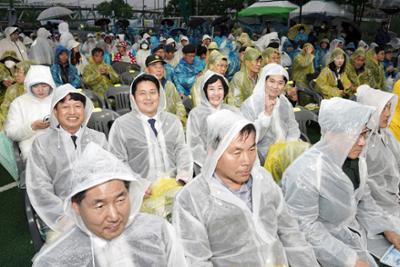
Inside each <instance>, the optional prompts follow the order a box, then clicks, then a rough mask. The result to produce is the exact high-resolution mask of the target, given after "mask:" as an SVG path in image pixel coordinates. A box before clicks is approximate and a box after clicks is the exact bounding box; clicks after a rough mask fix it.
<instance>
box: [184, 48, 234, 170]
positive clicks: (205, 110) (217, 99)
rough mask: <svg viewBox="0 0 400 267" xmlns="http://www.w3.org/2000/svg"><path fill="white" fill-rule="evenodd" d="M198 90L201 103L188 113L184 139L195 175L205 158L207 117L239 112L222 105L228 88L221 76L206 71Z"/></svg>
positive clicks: (231, 107)
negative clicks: (191, 158)
mask: <svg viewBox="0 0 400 267" xmlns="http://www.w3.org/2000/svg"><path fill="white" fill-rule="evenodd" d="M213 53H214V52H213ZM200 88H201V91H200V93H201V103H200V105H199V106H198V107H196V108H194V109H192V110H191V111H190V113H189V118H188V121H187V125H186V139H187V143H188V145H189V146H190V148H191V152H192V156H193V160H194V163H195V172H196V174H197V173H198V172H199V171H200V168H201V167H202V166H203V162H204V160H205V158H206V156H207V149H206V148H207V143H206V140H207V117H208V116H209V115H211V114H212V113H214V112H216V111H218V110H220V109H229V110H231V111H234V112H237V113H238V112H239V110H238V109H237V108H235V107H233V106H230V105H227V104H224V103H223V102H224V98H225V97H226V96H227V94H228V92H229V86H228V82H227V81H226V79H225V78H224V77H223V76H222V75H220V74H218V73H215V72H213V71H211V70H208V71H207V72H206V73H205V74H204V79H203V82H202V84H201V87H200Z"/></svg>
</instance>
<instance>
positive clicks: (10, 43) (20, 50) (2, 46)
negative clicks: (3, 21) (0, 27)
mask: <svg viewBox="0 0 400 267" xmlns="http://www.w3.org/2000/svg"><path fill="white" fill-rule="evenodd" d="M4 33H5V35H6V38H4V39H2V40H0V57H1V56H2V55H3V53H4V52H6V51H9V50H11V51H14V52H15V53H16V55H17V58H18V60H19V61H22V60H28V59H29V57H28V53H27V50H26V47H25V45H24V44H23V43H22V42H21V41H20V40H19V39H18V37H19V36H18V34H19V33H18V28H17V27H7V28H6V29H5V30H4Z"/></svg>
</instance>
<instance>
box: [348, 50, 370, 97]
mask: <svg viewBox="0 0 400 267" xmlns="http://www.w3.org/2000/svg"><path fill="white" fill-rule="evenodd" d="M346 75H347V77H348V78H349V80H350V82H351V88H352V91H353V92H356V89H357V88H358V87H359V86H360V85H362V84H368V83H369V79H370V72H369V70H368V69H366V68H365V50H364V49H363V48H358V49H356V51H354V53H353V54H352V55H351V57H350V62H349V63H348V64H346Z"/></svg>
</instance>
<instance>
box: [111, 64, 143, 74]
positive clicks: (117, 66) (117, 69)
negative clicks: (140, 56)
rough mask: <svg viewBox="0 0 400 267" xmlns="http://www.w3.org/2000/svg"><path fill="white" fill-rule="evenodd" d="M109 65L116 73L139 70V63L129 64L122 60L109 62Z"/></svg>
mask: <svg viewBox="0 0 400 267" xmlns="http://www.w3.org/2000/svg"><path fill="white" fill-rule="evenodd" d="M111 67H112V68H113V69H114V70H115V72H116V73H118V74H120V75H121V74H122V73H124V72H127V71H129V70H135V71H140V66H139V65H136V64H130V63H128V62H122V61H113V62H112V63H111Z"/></svg>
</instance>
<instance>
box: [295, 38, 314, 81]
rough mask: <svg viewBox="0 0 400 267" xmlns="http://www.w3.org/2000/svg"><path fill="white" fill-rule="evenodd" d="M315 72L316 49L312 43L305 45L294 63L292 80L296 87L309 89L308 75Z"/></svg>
mask: <svg viewBox="0 0 400 267" xmlns="http://www.w3.org/2000/svg"><path fill="white" fill-rule="evenodd" d="M314 72H315V70H314V47H313V45H312V44H310V43H305V44H304V46H303V48H302V49H301V52H300V54H298V55H297V56H296V57H295V59H294V61H293V66H292V80H293V81H295V82H296V85H298V86H300V87H304V88H308V81H307V75H309V74H314Z"/></svg>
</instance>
